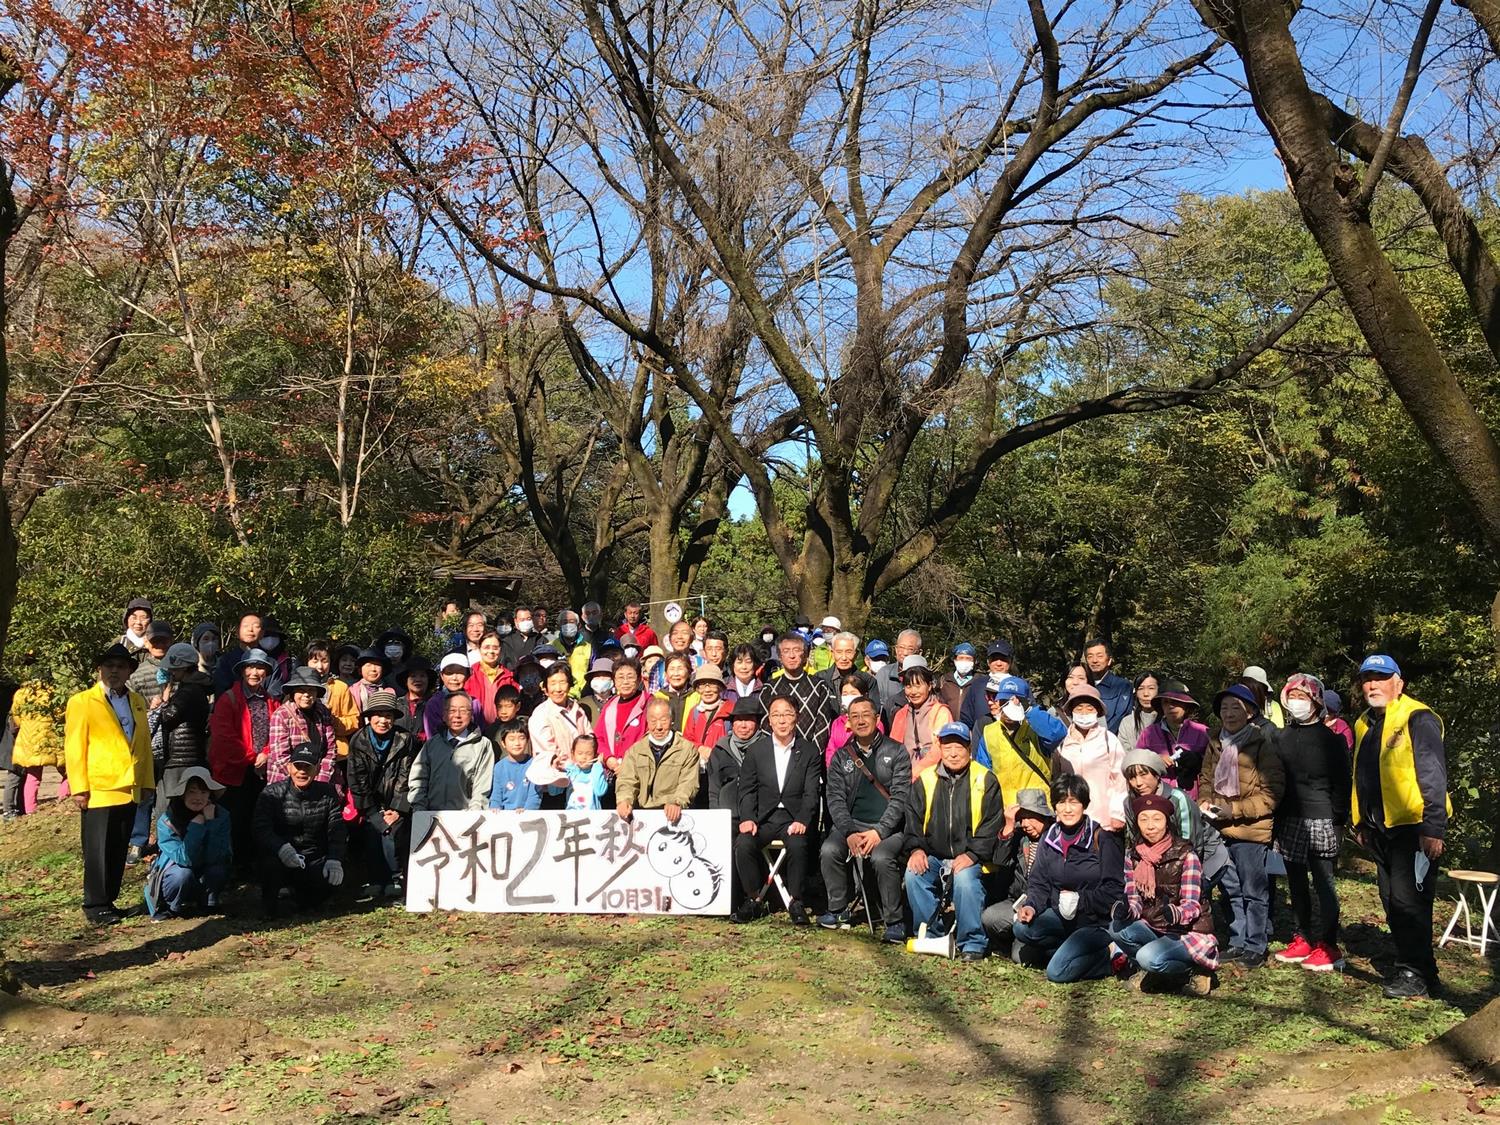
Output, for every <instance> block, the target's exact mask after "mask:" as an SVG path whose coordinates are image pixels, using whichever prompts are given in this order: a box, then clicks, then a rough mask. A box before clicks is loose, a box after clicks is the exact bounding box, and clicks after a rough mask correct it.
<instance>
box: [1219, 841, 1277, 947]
mask: <svg viewBox="0 0 1500 1125" xmlns="http://www.w3.org/2000/svg"><path fill="white" fill-rule="evenodd" d="M1225 842H1226V843H1227V844H1228V845H1229V866H1228V867H1226V868H1224V881H1223V884H1222V886H1223V888H1224V894H1225V895H1226V896H1228V898H1229V913H1230V922H1229V944H1230V945H1233V946H1237V947H1239V948H1240V949H1243V950H1244V951H1245V952H1246V953H1264V952H1265V951H1266V945H1267V943H1268V942H1269V941H1270V937H1271V880H1270V877H1269V876H1268V875H1267V874H1266V856H1267V855H1268V854H1269V853H1270V851H1271V848H1270V846H1269V845H1267V844H1255V843H1249V842H1247V841H1244V840H1226V841H1225Z"/></svg>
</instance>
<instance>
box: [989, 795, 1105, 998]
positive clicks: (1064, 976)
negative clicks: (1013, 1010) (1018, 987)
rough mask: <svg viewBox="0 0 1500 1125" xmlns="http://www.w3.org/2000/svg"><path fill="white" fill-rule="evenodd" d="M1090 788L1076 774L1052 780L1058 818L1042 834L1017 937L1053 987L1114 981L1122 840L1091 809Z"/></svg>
mask: <svg viewBox="0 0 1500 1125" xmlns="http://www.w3.org/2000/svg"><path fill="white" fill-rule="evenodd" d="M1089 799H1090V793H1089V783H1088V782H1087V781H1085V780H1084V779H1083V777H1082V776H1080V775H1079V774H1076V773H1065V774H1062V775H1061V776H1059V777H1058V778H1057V779H1056V780H1054V781H1053V782H1052V808H1053V810H1054V812H1055V813H1056V815H1057V820H1056V821H1054V822H1053V824H1052V827H1050V828H1048V829H1047V831H1046V832H1045V833H1044V834H1043V836H1042V842H1041V844H1039V845H1038V846H1037V850H1036V858H1035V859H1034V860H1033V862H1032V865H1031V877H1030V878H1029V879H1028V880H1027V881H1026V904H1025V905H1024V906H1021V907H1019V908H1018V909H1017V910H1016V925H1015V939H1016V940H1017V941H1019V942H1021V943H1023V944H1024V945H1025V946H1026V947H1027V948H1026V949H1024V950H1022V952H1021V961H1022V963H1035V960H1036V959H1041V960H1043V961H1044V962H1045V964H1046V966H1047V979H1048V980H1050V981H1051V982H1052V983H1053V984H1072V983H1073V982H1074V981H1080V980H1100V979H1102V978H1104V977H1107V976H1109V973H1110V954H1109V944H1110V938H1109V931H1108V930H1107V929H1106V928H1105V927H1106V926H1107V925H1108V924H1109V920H1110V917H1111V914H1112V913H1113V910H1114V905H1115V903H1117V902H1119V901H1120V899H1121V897H1122V896H1123V895H1124V892H1125V886H1124V884H1125V856H1124V852H1123V849H1122V847H1121V843H1120V835H1119V834H1118V833H1115V832H1106V831H1105V830H1104V829H1103V828H1101V827H1100V826H1099V824H1098V823H1097V822H1096V821H1094V820H1091V819H1090V818H1089V817H1088V815H1087V814H1086V813H1085V812H1084V810H1085V809H1086V808H1087V807H1088V804H1089Z"/></svg>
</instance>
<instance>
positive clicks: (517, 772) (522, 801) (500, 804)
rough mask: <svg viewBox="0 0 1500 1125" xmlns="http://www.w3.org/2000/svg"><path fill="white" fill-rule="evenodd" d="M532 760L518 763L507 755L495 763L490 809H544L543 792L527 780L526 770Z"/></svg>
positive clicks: (528, 759)
mask: <svg viewBox="0 0 1500 1125" xmlns="http://www.w3.org/2000/svg"><path fill="white" fill-rule="evenodd" d="M530 765H531V759H530V758H527V759H526V760H525V761H524V762H518V761H516V760H515V759H514V758H512V757H511V756H510V755H509V754H506V755H505V756H504V757H502V758H501V759H500V760H499V761H498V762H496V763H495V772H494V774H493V778H494V780H493V782H492V783H491V784H490V808H492V809H539V808H541V807H542V791H541V790H540V789H538V788H537V787H536V786H535V785H533V784H532V783H531V782H529V781H527V780H526V769H527V767H528V766H530Z"/></svg>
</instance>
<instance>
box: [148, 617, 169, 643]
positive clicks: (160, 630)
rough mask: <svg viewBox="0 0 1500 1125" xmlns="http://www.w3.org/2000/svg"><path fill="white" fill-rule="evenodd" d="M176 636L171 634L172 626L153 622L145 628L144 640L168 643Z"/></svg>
mask: <svg viewBox="0 0 1500 1125" xmlns="http://www.w3.org/2000/svg"><path fill="white" fill-rule="evenodd" d="M175 635H176V634H174V633H173V632H172V626H170V625H168V624H167V623H166V622H165V621H153V622H151V624H150V625H148V626H146V639H147V640H148V641H169V640H171V639H172V637H174V636H175Z"/></svg>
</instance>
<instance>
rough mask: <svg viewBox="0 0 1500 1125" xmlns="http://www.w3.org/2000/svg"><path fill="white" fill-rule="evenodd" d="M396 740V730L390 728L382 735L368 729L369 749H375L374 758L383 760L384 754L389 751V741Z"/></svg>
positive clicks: (379, 760) (378, 760)
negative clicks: (388, 731) (387, 732)
mask: <svg viewBox="0 0 1500 1125" xmlns="http://www.w3.org/2000/svg"><path fill="white" fill-rule="evenodd" d="M395 740H396V732H395V731H394V730H392V731H391V732H390V733H389V734H387V735H385V736H384V737H382V736H380V735H378V734H376V733H375V732H374V731H373V730H372V731H370V749H371V750H373V751H375V760H376V761H377V762H384V761H385V756H386V755H387V754H389V753H390V750H391V743H392V742H394V741H395Z"/></svg>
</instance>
